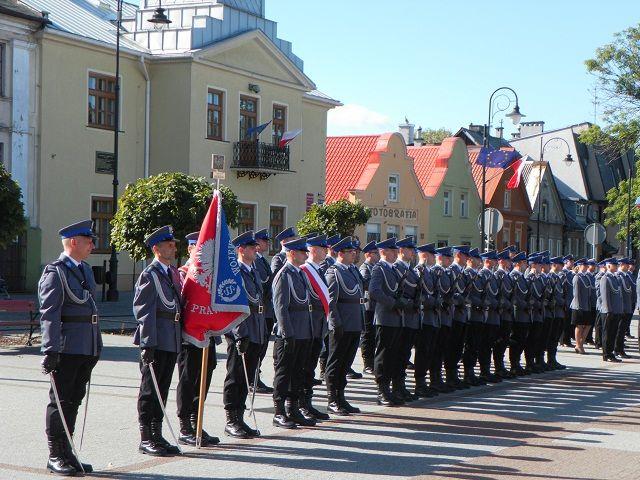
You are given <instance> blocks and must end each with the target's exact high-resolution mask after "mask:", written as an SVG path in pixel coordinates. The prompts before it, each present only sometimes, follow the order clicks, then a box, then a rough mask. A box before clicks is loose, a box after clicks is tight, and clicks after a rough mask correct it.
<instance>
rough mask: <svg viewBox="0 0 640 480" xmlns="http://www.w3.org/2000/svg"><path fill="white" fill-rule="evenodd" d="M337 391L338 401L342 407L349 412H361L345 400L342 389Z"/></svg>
mask: <svg viewBox="0 0 640 480" xmlns="http://www.w3.org/2000/svg"><path fill="white" fill-rule="evenodd" d="M337 393H338V403H339V404H340V405H341V406H342V408H344V409H345V410H346V411H347V412H349V413H361V412H360V409H359V408H358V407H354V406H353V405H351V404H350V403H349V402H347V399H346V398H345V396H344V389H342V390H338V392H337Z"/></svg>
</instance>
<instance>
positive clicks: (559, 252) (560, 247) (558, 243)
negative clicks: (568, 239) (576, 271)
mask: <svg viewBox="0 0 640 480" xmlns="http://www.w3.org/2000/svg"><path fill="white" fill-rule="evenodd" d="M556 247H557V249H558V256H560V255H562V240H558V239H556Z"/></svg>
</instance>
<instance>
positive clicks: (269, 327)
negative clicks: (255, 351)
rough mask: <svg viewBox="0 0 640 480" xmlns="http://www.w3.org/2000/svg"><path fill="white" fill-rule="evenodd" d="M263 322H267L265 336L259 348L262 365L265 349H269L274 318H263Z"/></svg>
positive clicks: (265, 353) (265, 354)
mask: <svg viewBox="0 0 640 480" xmlns="http://www.w3.org/2000/svg"><path fill="white" fill-rule="evenodd" d="M265 322H266V324H267V329H266V330H267V338H266V340H265V342H264V343H263V344H262V350H260V365H262V362H263V361H264V357H266V356H267V350H268V349H269V339H270V338H271V332H272V331H273V326H274V324H275V320H274V319H273V318H265Z"/></svg>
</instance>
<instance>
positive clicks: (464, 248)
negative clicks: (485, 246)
mask: <svg viewBox="0 0 640 480" xmlns="http://www.w3.org/2000/svg"><path fill="white" fill-rule="evenodd" d="M451 251H452V252H453V253H462V254H463V255H469V245H456V246H455V247H451Z"/></svg>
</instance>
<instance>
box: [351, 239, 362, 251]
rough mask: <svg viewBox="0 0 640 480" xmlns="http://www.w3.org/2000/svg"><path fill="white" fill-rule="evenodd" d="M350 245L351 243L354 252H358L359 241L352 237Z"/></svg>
mask: <svg viewBox="0 0 640 480" xmlns="http://www.w3.org/2000/svg"><path fill="white" fill-rule="evenodd" d="M351 243H353V248H355V249H356V250H360V240H358V239H357V238H354V237H352V240H351Z"/></svg>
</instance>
